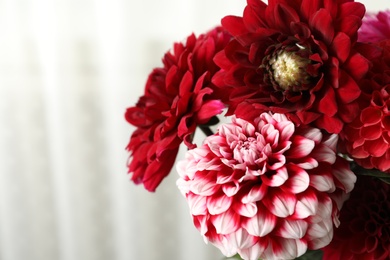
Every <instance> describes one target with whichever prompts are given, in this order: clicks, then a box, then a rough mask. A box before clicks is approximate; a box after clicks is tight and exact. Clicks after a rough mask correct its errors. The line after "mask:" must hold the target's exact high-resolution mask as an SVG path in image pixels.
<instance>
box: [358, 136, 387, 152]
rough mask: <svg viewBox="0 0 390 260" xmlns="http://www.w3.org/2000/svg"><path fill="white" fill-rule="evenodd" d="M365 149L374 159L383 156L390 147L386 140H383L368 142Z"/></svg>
mask: <svg viewBox="0 0 390 260" xmlns="http://www.w3.org/2000/svg"><path fill="white" fill-rule="evenodd" d="M364 147H365V148H366V150H367V152H369V153H370V154H371V155H372V156H374V157H379V156H382V155H383V154H384V153H385V152H386V151H387V150H388V149H389V145H388V144H387V143H386V142H385V140H383V138H379V139H377V140H372V141H366V142H365V143H364Z"/></svg>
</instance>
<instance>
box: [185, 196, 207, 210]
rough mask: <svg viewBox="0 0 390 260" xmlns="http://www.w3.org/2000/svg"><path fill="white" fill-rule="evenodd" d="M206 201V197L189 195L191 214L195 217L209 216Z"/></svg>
mask: <svg viewBox="0 0 390 260" xmlns="http://www.w3.org/2000/svg"><path fill="white" fill-rule="evenodd" d="M206 200H207V199H206V197H202V196H197V195H195V194H193V193H189V194H187V201H188V204H189V206H190V211H191V214H192V215H194V216H197V215H205V214H207V208H206Z"/></svg>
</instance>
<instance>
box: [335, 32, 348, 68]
mask: <svg viewBox="0 0 390 260" xmlns="http://www.w3.org/2000/svg"><path fill="white" fill-rule="evenodd" d="M331 49H332V51H333V52H334V53H335V54H336V57H337V58H338V59H339V60H340V62H341V63H344V62H345V61H346V59H347V58H348V56H349V53H350V51H351V40H350V38H349V37H348V36H347V35H346V34H345V33H343V32H340V33H338V34H337V35H336V37H335V38H334V39H333V42H332V45H331Z"/></svg>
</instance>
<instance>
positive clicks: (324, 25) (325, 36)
mask: <svg viewBox="0 0 390 260" xmlns="http://www.w3.org/2000/svg"><path fill="white" fill-rule="evenodd" d="M309 25H310V28H311V30H312V32H313V34H314V35H315V37H316V38H317V37H319V40H323V41H324V42H325V43H326V44H331V42H332V40H333V37H334V28H333V21H332V17H331V16H330V14H329V12H328V11H327V10H325V9H320V10H318V11H317V12H316V13H315V14H314V15H313V16H312V17H311V19H310V21H309Z"/></svg>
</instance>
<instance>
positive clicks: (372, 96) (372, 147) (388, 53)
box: [340, 40, 390, 172]
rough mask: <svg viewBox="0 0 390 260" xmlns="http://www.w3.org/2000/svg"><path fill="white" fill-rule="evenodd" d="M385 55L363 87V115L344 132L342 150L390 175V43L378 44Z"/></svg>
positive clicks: (374, 63) (361, 100)
mask: <svg viewBox="0 0 390 260" xmlns="http://www.w3.org/2000/svg"><path fill="white" fill-rule="evenodd" d="M376 46H377V47H378V48H381V55H380V56H379V58H377V59H374V60H373V61H372V62H373V67H372V69H370V71H369V73H368V75H367V77H366V78H364V79H363V80H362V81H361V82H360V83H359V84H360V85H361V88H362V90H363V91H362V95H361V96H360V98H359V107H360V110H361V112H360V114H359V116H358V117H356V118H355V120H354V121H353V122H352V123H350V124H348V125H345V127H344V129H343V130H342V132H341V133H340V136H341V139H342V142H343V144H342V147H343V148H344V149H345V150H346V153H347V154H348V155H349V156H350V157H352V158H353V159H354V161H355V162H356V163H358V164H359V165H361V166H363V167H364V168H366V169H372V168H376V169H379V170H380V171H383V172H390V110H389V108H390V40H387V41H381V42H379V43H378V44H377V45H376Z"/></svg>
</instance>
